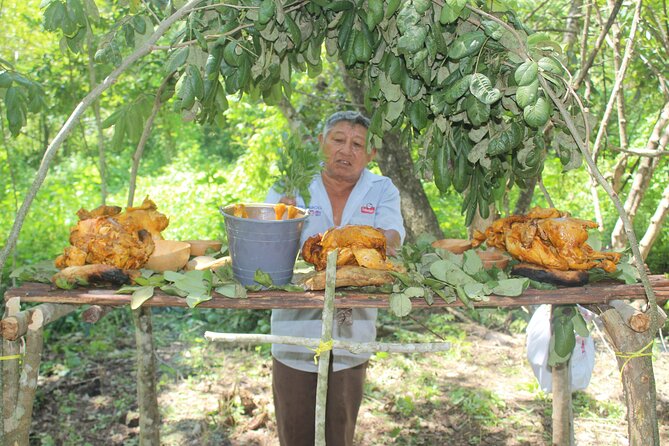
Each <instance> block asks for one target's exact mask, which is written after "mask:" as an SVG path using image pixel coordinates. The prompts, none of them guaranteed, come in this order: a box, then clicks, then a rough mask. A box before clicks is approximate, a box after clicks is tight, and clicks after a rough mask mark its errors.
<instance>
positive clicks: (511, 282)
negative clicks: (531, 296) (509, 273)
mask: <svg viewBox="0 0 669 446" xmlns="http://www.w3.org/2000/svg"><path fill="white" fill-rule="evenodd" d="M529 285H530V281H529V279H525V278H523V279H521V278H514V279H502V280H500V281H498V282H497V286H495V287H494V288H493V289H492V292H493V293H494V294H497V295H498V296H510V297H515V296H520V295H521V294H523V291H525V290H526V289H527V287H528V286H529Z"/></svg>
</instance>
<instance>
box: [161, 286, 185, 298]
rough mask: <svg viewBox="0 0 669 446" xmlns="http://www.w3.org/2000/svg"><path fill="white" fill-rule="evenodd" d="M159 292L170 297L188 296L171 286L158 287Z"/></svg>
mask: <svg viewBox="0 0 669 446" xmlns="http://www.w3.org/2000/svg"><path fill="white" fill-rule="evenodd" d="M160 290H161V291H162V292H163V293H165V294H169V295H170V296H179V297H186V296H188V293H187V292H185V291H183V290H180V289H179V288H177V287H175V286H174V285H172V284H167V285H163V286H161V287H160Z"/></svg>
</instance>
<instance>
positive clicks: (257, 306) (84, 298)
mask: <svg viewBox="0 0 669 446" xmlns="http://www.w3.org/2000/svg"><path fill="white" fill-rule="evenodd" d="M650 281H651V284H652V286H653V289H654V290H655V293H656V295H657V300H658V301H666V300H668V299H669V279H667V278H665V277H664V276H663V275H654V276H650ZM12 297H18V298H19V299H20V300H21V302H39V303H44V302H48V303H55V304H70V305H102V306H107V305H109V306H122V305H129V304H130V299H131V297H130V295H128V294H115V290H109V289H88V288H75V289H73V290H61V289H59V288H54V287H52V286H50V285H47V284H40V283H26V284H23V285H22V286H20V287H18V288H12V289H9V290H7V292H6V293H5V299H6V300H8V299H10V298H12ZM489 297H490V299H489V300H488V301H483V302H473V304H474V306H476V307H520V306H523V305H540V304H551V305H564V304H606V303H608V302H610V301H611V300H616V299H645V298H646V294H645V292H644V289H643V287H642V286H641V284H638V283H637V284H633V285H626V284H623V283H621V282H599V283H595V284H592V285H587V286H584V287H574V288H558V289H555V290H534V289H528V290H526V291H525V292H524V293H523V294H522V295H520V296H517V297H505V296H496V295H491V296H489ZM412 304H413V307H414V308H431V307H457V306H463V304H462V303H461V302H460V301H455V302H453V303H446V302H445V301H443V300H442V299H440V298H438V297H437V298H435V300H434V303H433V304H432V305H428V304H427V303H426V302H425V300H424V299H423V298H417V299H412ZM144 305H145V306H155V307H185V306H187V305H186V300H185V299H183V298H180V297H177V296H170V295H168V294H165V293H163V292H161V291H159V290H156V293H155V295H154V296H153V297H152V298H151V299H149V300H148V301H146V302H145V303H144ZM322 306H323V292H322V291H306V292H302V293H300V292H286V291H259V292H249V293H248V298H247V299H231V298H227V297H224V296H222V295H220V294H216V293H214V296H213V298H212V299H211V300H209V301H206V302H202V303H201V304H199V305H198V308H231V309H246V310H268V309H272V308H321V307H322ZM335 306H336V307H338V308H388V306H389V303H388V295H387V294H378V293H377V294H374V293H363V292H357V291H348V290H346V291H339V292H338V293H337V296H336V298H335Z"/></svg>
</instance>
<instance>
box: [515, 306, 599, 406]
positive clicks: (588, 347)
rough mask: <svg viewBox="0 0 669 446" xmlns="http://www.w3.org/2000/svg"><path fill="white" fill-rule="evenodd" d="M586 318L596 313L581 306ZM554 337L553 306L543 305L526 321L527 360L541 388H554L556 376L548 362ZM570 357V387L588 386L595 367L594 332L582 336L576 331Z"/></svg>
mask: <svg viewBox="0 0 669 446" xmlns="http://www.w3.org/2000/svg"><path fill="white" fill-rule="evenodd" d="M578 309H579V310H580V311H581V314H582V315H583V317H584V318H585V320H586V321H588V320H590V319H591V318H592V317H593V316H594V313H592V312H590V311H588V310H587V309H585V308H582V307H580V306H579V307H578ZM550 340H551V307H550V305H541V306H539V308H537V311H535V312H534V314H533V315H532V318H531V319H530V322H529V324H527V360H528V361H529V362H530V365H531V366H532V370H533V371H534V376H536V378H537V381H538V382H539V386H540V387H541V390H543V391H544V392H546V393H550V392H551V391H552V390H553V376H552V374H551V368H550V367H549V366H548V353H549V351H548V349H549V346H550ZM570 361H571V391H572V392H573V391H575V390H583V389H585V388H586V387H588V384H589V383H590V377H591V376H592V370H593V368H594V367H595V343H594V341H593V340H592V336H588V337H587V338H583V337H581V336H579V335H576V345H575V346H574V351H573V353H572V355H571V358H570Z"/></svg>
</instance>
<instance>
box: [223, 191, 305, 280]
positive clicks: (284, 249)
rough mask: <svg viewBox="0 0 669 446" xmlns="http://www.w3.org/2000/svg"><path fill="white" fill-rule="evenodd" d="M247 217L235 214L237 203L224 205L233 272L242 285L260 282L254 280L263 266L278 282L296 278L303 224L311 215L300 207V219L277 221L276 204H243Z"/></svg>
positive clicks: (263, 269)
mask: <svg viewBox="0 0 669 446" xmlns="http://www.w3.org/2000/svg"><path fill="white" fill-rule="evenodd" d="M244 206H245V207H246V211H247V213H248V218H240V217H235V216H234V205H229V206H226V207H221V209H220V211H221V214H223V217H224V219H225V229H226V231H227V233H228V246H229V250H230V257H231V258H232V272H233V274H234V276H235V278H236V279H237V280H239V282H241V283H242V285H257V283H256V282H255V281H254V280H253V278H254V275H255V272H256V270H258V269H260V270H262V271H264V272H266V273H268V274H269V275H270V276H271V277H272V282H274V284H275V285H284V284H286V283H289V282H290V281H291V279H292V278H293V268H294V267H295V260H296V259H297V254H298V252H299V250H300V235H301V232H302V225H303V224H304V221H305V220H306V219H307V217H308V215H307V212H306V211H305V210H304V209H298V216H299V217H298V218H292V219H290V220H286V219H285V218H286V215H285V213H284V216H283V218H284V220H276V219H275V218H276V217H275V213H274V205H272V204H261V203H251V204H244Z"/></svg>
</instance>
